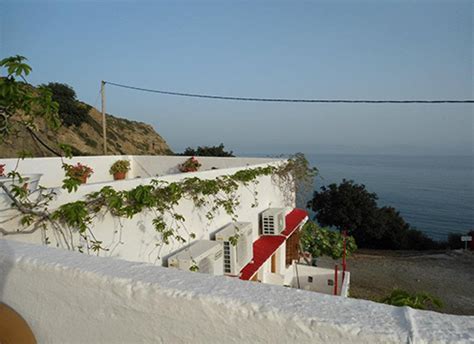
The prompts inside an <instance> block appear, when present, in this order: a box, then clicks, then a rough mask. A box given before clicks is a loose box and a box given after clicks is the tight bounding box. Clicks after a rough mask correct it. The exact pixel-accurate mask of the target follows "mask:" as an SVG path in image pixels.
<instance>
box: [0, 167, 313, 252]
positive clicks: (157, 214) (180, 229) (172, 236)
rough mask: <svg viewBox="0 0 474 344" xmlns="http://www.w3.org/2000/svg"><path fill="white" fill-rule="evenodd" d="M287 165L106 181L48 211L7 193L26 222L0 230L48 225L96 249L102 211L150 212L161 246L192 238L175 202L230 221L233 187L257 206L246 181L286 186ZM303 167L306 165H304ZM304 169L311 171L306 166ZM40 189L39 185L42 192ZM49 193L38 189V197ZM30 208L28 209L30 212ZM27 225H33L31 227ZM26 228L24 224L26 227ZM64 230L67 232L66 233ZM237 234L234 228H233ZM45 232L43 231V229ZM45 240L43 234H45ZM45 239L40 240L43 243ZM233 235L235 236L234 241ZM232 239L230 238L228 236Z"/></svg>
mask: <svg viewBox="0 0 474 344" xmlns="http://www.w3.org/2000/svg"><path fill="white" fill-rule="evenodd" d="M290 163H291V164H292V166H295V168H300V167H297V166H299V165H298V164H295V163H294V162H293V161H291V160H289V161H288V162H287V163H283V164H281V165H279V166H275V165H267V166H264V167H255V168H248V169H243V170H239V171H237V172H236V173H234V174H231V175H222V176H219V177H216V178H215V179H200V178H198V177H191V178H184V179H182V180H180V181H177V182H166V181H161V180H152V181H151V182H150V183H149V184H145V185H138V186H137V187H135V188H133V189H131V190H120V191H119V190H115V189H114V188H113V187H111V186H105V187H103V188H102V189H101V190H99V191H97V192H93V193H89V194H87V195H86V196H85V199H83V200H80V201H76V202H71V203H66V204H63V205H61V206H60V207H59V208H57V209H56V210H54V211H52V212H51V213H49V212H45V211H37V210H36V204H35V203H34V202H32V201H30V200H29V198H28V197H27V196H28V195H26V196H25V197H23V198H21V199H20V200H18V199H16V198H15V195H13V194H12V193H8V195H9V196H10V197H11V199H12V200H16V201H17V202H15V207H16V208H17V209H18V210H19V211H20V212H22V213H23V212H25V211H26V215H28V221H27V222H25V223H24V226H25V229H22V230H20V231H16V230H15V231H14V232H9V231H7V230H4V229H2V228H0V233H2V234H3V235H12V234H20V233H28V232H33V231H35V230H37V229H41V230H43V232H45V231H46V229H47V228H48V227H47V226H46V225H47V224H49V225H51V226H52V227H53V228H54V229H55V232H57V233H59V237H60V238H61V237H62V238H63V239H62V240H63V241H64V242H66V243H67V245H66V246H67V247H68V248H69V249H71V250H79V251H83V250H84V251H87V252H90V251H92V252H98V251H100V250H105V249H106V248H104V247H103V246H102V243H101V242H100V241H99V240H96V239H95V237H94V234H93V226H92V223H93V219H94V218H95V217H97V216H100V215H101V214H104V213H110V214H112V215H113V216H115V217H118V218H133V217H134V216H136V215H137V214H140V213H142V212H144V211H147V212H150V213H152V214H154V218H153V220H152V223H153V226H154V229H155V231H156V232H157V233H159V235H160V237H161V242H160V243H159V244H157V245H167V244H170V243H171V242H177V243H181V244H184V243H186V242H188V241H189V240H190V239H193V238H194V237H195V234H194V233H192V232H190V231H189V230H188V229H187V228H186V224H185V218H184V216H183V215H181V214H180V213H179V212H177V211H176V209H175V208H176V206H177V205H178V204H179V202H180V201H181V200H190V201H192V202H193V203H194V206H195V207H196V209H199V210H200V211H202V212H203V213H204V214H205V217H206V218H207V219H208V220H209V221H211V220H213V218H214V217H215V215H216V214H217V213H218V212H224V213H225V214H227V215H229V216H230V218H231V219H232V220H233V221H235V220H236V219H237V214H236V209H237V207H238V206H240V194H239V193H238V190H239V189H240V188H241V187H243V188H244V189H247V190H248V191H249V192H252V194H253V196H254V202H253V204H250V206H251V207H256V206H257V205H258V199H257V192H256V191H255V189H253V191H252V185H253V186H255V185H256V184H258V178H259V177H262V176H271V177H272V180H273V181H274V182H275V183H276V184H277V185H278V186H279V187H280V188H281V189H282V190H287V189H289V187H288V186H286V185H285V184H286V183H288V182H290V183H293V184H294V182H295V181H294V180H293V179H292V178H290V177H289V176H288V175H293V172H292V170H291V169H288V168H287V164H290ZM81 166H84V165H80V166H79V167H80V168H79V169H78V170H79V172H83V167H81ZM305 166H306V165H305ZM75 167H77V166H71V165H67V164H64V169H65V170H66V179H65V180H64V181H63V183H64V184H63V188H65V189H67V190H68V191H69V192H71V191H75V190H77V188H78V187H79V186H80V181H79V180H78V178H77V177H79V175H80V173H77V174H75V173H68V171H75V169H74V168H75ZM308 173H312V170H311V169H309V170H308ZM0 187H2V188H3V189H4V190H5V188H6V187H4V184H3V183H1V182H0ZM43 191H44V190H42V192H43ZM43 197H44V198H46V197H50V199H52V197H54V194H51V195H50V196H48V195H45V196H43V195H42V194H41V195H40V197H39V198H41V199H42V198H43ZM38 204H39V205H40V206H41V209H47V208H48V206H47V205H48V201H43V202H41V203H38ZM32 209H33V211H31V210H32ZM31 226H32V227H33V228H31ZM28 228H30V229H28ZM67 233H69V234H67ZM73 233H79V235H80V236H81V238H82V241H83V244H81V245H77V244H76V245H74V243H73V242H72V239H68V238H72V237H73ZM237 234H238V233H237ZM44 237H46V234H44ZM46 239H47V237H46ZM46 239H45V242H48V241H47V240H46ZM237 240H238V235H237V236H236V237H235V242H236V241H237ZM233 241H234V240H233Z"/></svg>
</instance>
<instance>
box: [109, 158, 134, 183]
mask: <svg viewBox="0 0 474 344" xmlns="http://www.w3.org/2000/svg"><path fill="white" fill-rule="evenodd" d="M128 171H130V161H128V160H117V161H116V162H114V163H113V164H112V166H110V170H109V172H110V174H112V175H113V176H114V180H121V179H125V177H126V175H127V172H128Z"/></svg>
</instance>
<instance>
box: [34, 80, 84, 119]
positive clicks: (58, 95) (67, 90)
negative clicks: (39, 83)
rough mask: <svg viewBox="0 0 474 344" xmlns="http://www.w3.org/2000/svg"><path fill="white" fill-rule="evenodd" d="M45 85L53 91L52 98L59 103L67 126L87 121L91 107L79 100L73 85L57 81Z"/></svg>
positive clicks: (60, 114) (60, 111)
mask: <svg viewBox="0 0 474 344" xmlns="http://www.w3.org/2000/svg"><path fill="white" fill-rule="evenodd" d="M43 86H44V87H46V88H47V89H49V90H50V91H51V92H52V99H53V100H54V101H55V102H57V103H58V104H59V111H58V113H59V116H60V118H61V120H62V122H63V124H64V125H65V126H67V127H69V126H71V125H75V126H77V127H78V126H80V125H81V124H82V123H84V122H87V120H88V117H89V115H88V114H89V110H90V107H89V106H88V105H85V104H82V103H81V102H79V101H78V100H77V98H76V92H75V91H74V89H73V88H72V87H71V86H69V85H66V84H61V83H57V82H50V83H49V84H47V85H43Z"/></svg>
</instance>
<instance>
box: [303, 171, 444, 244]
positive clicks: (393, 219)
mask: <svg viewBox="0 0 474 344" xmlns="http://www.w3.org/2000/svg"><path fill="white" fill-rule="evenodd" d="M377 199H378V197H377V195H376V194H375V193H370V192H369V191H367V189H366V188H365V185H363V184H356V183H354V182H353V181H352V180H345V179H344V180H343V181H342V183H341V184H339V185H337V184H331V185H329V186H327V187H326V186H323V187H322V188H321V191H320V192H317V191H315V192H314V195H313V199H312V200H311V201H310V202H309V203H308V207H311V208H312V210H313V211H314V212H316V216H315V218H316V219H317V220H318V222H319V224H321V225H322V226H330V227H335V228H337V229H339V230H341V231H343V230H346V231H348V233H349V234H350V235H352V236H354V238H355V240H356V242H357V245H358V246H359V247H363V248H377V249H393V250H426V249H437V248H439V247H440V246H439V244H438V243H437V242H435V241H434V240H432V239H430V238H429V237H428V236H426V235H425V234H424V233H422V232H421V231H419V230H416V229H414V228H412V227H411V226H410V224H408V223H407V222H405V220H404V219H403V217H402V216H401V215H400V212H398V211H397V210H396V209H395V208H393V207H381V208H379V207H378V206H377Z"/></svg>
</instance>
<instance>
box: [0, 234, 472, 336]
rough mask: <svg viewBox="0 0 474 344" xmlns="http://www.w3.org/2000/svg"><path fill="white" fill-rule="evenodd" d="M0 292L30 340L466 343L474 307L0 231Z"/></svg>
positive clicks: (470, 331)
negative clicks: (446, 308) (108, 254)
mask: <svg viewBox="0 0 474 344" xmlns="http://www.w3.org/2000/svg"><path fill="white" fill-rule="evenodd" d="M0 301H2V302H5V303H6V304H8V305H10V306H11V307H13V308H14V309H15V310H17V311H18V312H19V313H20V314H21V315H22V316H23V317H24V318H25V320H26V321H27V322H28V324H29V325H30V326H31V328H32V330H33V332H34V334H35V336H36V338H37V340H38V342H39V343H138V342H140V343H143V342H146V343H191V342H192V343H472V342H473V335H472V334H473V333H474V317H472V316H471V317H468V316H452V315H444V314H439V313H434V312H428V311H416V310H412V309H410V308H406V307H404V308H397V307H392V306H387V305H383V304H377V303H374V302H369V301H362V300H354V299H347V298H342V297H337V296H329V295H323V294H318V293H314V292H307V291H302V290H296V289H292V288H282V287H279V286H270V285H265V284H259V283H255V282H245V281H240V280H237V279H231V278H227V277H214V276H209V275H205V274H198V273H191V272H184V271H179V270H174V269H166V268H162V267H158V266H152V265H149V264H144V263H132V262H127V261H123V260H119V259H113V258H101V257H94V256H87V255H81V254H79V253H74V252H68V251H64V250H58V249H54V248H49V247H44V246H36V245H28V244H23V243H19V242H14V241H6V240H0Z"/></svg>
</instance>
